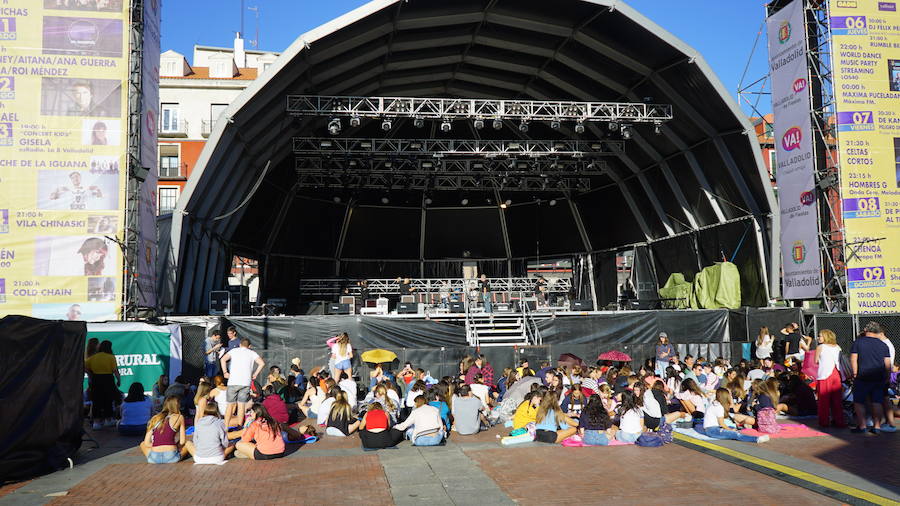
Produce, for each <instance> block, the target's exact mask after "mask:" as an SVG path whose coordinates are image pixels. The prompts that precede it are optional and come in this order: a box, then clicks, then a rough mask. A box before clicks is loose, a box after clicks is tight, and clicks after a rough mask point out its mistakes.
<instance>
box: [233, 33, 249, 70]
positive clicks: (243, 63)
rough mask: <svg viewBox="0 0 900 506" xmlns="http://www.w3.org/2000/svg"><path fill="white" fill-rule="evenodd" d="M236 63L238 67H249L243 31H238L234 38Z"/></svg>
mask: <svg viewBox="0 0 900 506" xmlns="http://www.w3.org/2000/svg"><path fill="white" fill-rule="evenodd" d="M234 64H235V65H236V66H237V67H238V68H246V67H247V53H245V52H244V39H242V38H241V32H237V36H236V37H235V38H234Z"/></svg>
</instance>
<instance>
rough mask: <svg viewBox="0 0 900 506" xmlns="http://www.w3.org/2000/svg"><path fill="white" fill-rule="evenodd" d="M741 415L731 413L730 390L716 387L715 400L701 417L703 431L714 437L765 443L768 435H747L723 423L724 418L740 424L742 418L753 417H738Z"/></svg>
mask: <svg viewBox="0 0 900 506" xmlns="http://www.w3.org/2000/svg"><path fill="white" fill-rule="evenodd" d="M740 416H742V415H732V414H731V392H729V391H728V389H727V388H719V389H716V400H714V401H713V402H712V403H711V404H710V405H709V407H707V408H706V414H705V415H704V417H703V432H704V433H705V434H706V435H707V436H709V437H711V438H714V439H734V440H736V441H743V442H746V443H765V442H766V441H768V440H769V436H768V435H766V434H763V435H762V436H759V437H755V436H748V435H746V434H741V433H740V431H737V430H733V429H732V428H731V427H729V426H728V425H727V424H726V423H725V419H726V418H728V419H731V420H733V421H734V422H735V423H737V424H741V423H742V420H745V421H746V419H747V418H749V419H751V420H752V419H753V417H744V418H738V417H740Z"/></svg>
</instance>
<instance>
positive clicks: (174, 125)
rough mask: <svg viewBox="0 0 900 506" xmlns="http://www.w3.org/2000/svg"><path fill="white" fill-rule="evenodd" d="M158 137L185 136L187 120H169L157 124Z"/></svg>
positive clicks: (186, 133) (186, 134)
mask: <svg viewBox="0 0 900 506" xmlns="http://www.w3.org/2000/svg"><path fill="white" fill-rule="evenodd" d="M159 136H160V137H187V136H188V122H187V121H185V120H178V121H169V122H166V123H163V122H160V124H159Z"/></svg>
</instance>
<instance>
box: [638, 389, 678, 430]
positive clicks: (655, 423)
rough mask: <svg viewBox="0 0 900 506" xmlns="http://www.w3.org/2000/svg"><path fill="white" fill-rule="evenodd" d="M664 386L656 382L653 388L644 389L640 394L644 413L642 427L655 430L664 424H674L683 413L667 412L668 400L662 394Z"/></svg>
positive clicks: (663, 393)
mask: <svg viewBox="0 0 900 506" xmlns="http://www.w3.org/2000/svg"><path fill="white" fill-rule="evenodd" d="M664 389H665V384H664V383H663V382H662V381H660V380H656V382H655V383H653V386H652V387H650V388H645V389H644V390H643V392H642V394H641V400H642V401H643V407H642V409H643V411H644V426H645V427H647V428H648V429H651V430H656V429H658V428H659V427H660V425H662V423H663V422H665V423H669V424H671V423H675V422H676V421H677V420H679V419H680V418H681V417H682V416H684V413H682V412H681V411H672V412H669V400H668V399H667V398H666V394H665V392H664Z"/></svg>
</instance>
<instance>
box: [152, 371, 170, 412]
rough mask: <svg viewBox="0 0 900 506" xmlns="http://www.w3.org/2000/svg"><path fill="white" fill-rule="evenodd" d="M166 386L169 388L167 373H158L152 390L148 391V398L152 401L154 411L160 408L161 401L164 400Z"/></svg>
mask: <svg viewBox="0 0 900 506" xmlns="http://www.w3.org/2000/svg"><path fill="white" fill-rule="evenodd" d="M167 388H169V375H168V374H160V375H159V379H157V380H156V383H154V384H153V390H152V391H151V392H150V400H152V401H153V412H154V413H155V412H157V411H159V410H160V409H161V408H162V403H163V401H164V400H166V389H167Z"/></svg>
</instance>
